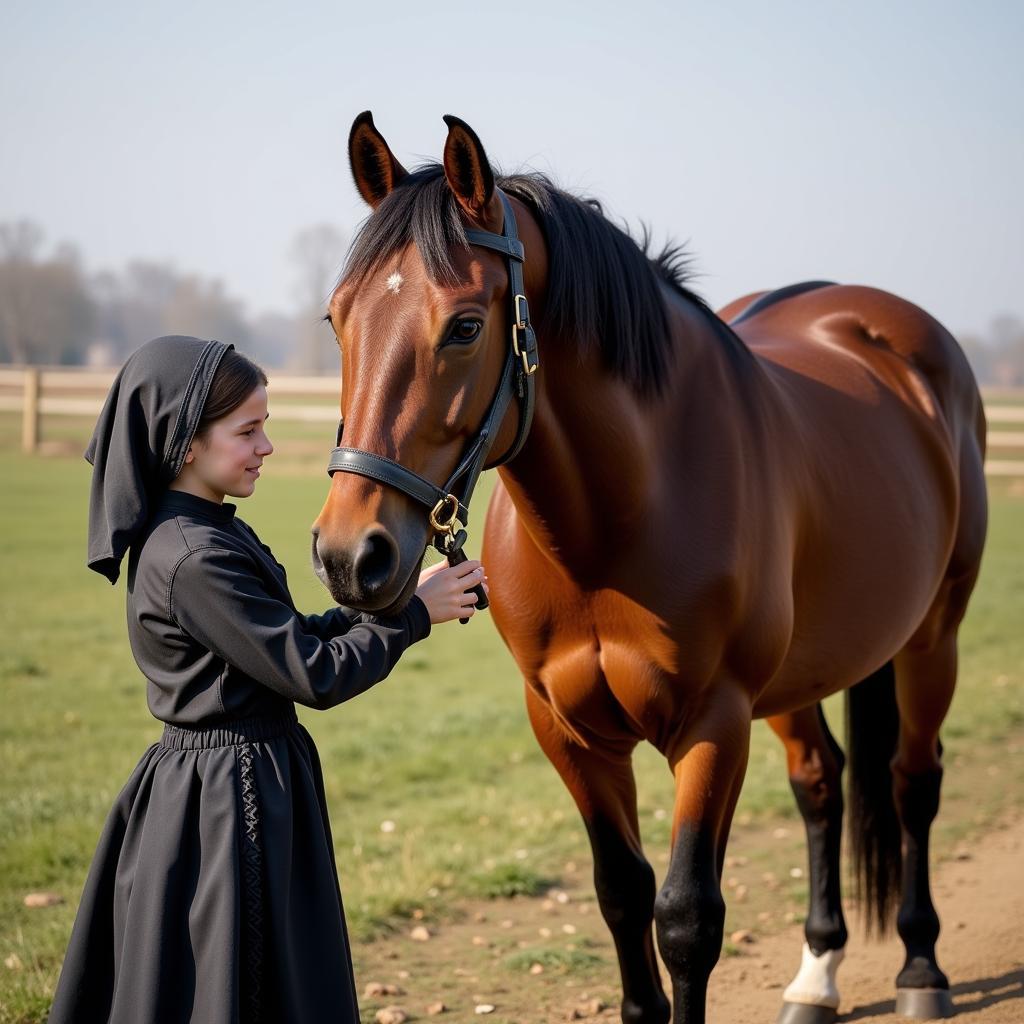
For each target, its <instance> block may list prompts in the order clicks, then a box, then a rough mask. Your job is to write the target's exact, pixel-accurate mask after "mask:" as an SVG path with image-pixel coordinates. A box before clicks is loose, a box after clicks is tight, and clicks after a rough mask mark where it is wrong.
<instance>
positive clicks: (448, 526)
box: [430, 494, 459, 533]
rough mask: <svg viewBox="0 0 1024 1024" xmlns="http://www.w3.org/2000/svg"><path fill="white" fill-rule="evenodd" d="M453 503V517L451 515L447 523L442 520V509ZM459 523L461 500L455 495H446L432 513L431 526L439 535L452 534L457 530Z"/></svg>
mask: <svg viewBox="0 0 1024 1024" xmlns="http://www.w3.org/2000/svg"><path fill="white" fill-rule="evenodd" d="M448 502H451V515H449V517H448V519H447V521H445V520H442V519H441V518H440V513H441V509H442V508H444V506H445V505H446V504H447V503H448ZM458 521H459V499H458V498H456V497H455V495H454V494H446V495H445V496H444V497H443V498H442V499H441V500H440V501H439V502H438V503H437V504H436V505H435V506H434V507H433V509H432V510H431V512H430V525H431V526H432V527H433V528H434V529H435V530H437V532H438V533H451V532H452V530H454V529H455V524H456V523H457V522H458Z"/></svg>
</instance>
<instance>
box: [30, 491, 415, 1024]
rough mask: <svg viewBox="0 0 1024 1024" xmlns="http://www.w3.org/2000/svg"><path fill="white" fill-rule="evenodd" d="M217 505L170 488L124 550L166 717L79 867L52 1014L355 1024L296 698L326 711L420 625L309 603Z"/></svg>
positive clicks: (144, 648)
mask: <svg viewBox="0 0 1024 1024" xmlns="http://www.w3.org/2000/svg"><path fill="white" fill-rule="evenodd" d="M234 511H235V510H234V506H233V505H228V504H224V505H218V504H216V503H214V502H210V501H206V500H204V499H202V498H198V497H194V496H193V495H190V494H186V493H184V492H177V491H168V492H166V494H165V495H164V497H163V499H162V501H161V503H160V506H159V508H158V509H157V511H156V513H155V515H154V517H153V519H152V521H151V523H150V525H149V526H148V528H147V531H146V533H145V535H144V536H143V537H142V538H140V539H139V540H138V541H137V542H136V543H135V544H134V545H133V548H132V551H131V556H130V561H129V577H128V630H129V635H130V639H131V645H132V651H133V653H134V655H135V659H136V661H137V662H138V664H139V668H140V669H141V670H142V672H143V674H144V675H145V676H146V679H147V680H148V700H149V706H150V709H151V710H152V712H153V714H154V715H155V716H156V717H157V718H158V719H161V720H162V721H163V722H165V723H166V724H165V726H164V732H163V737H162V739H161V740H160V742H159V743H156V744H154V745H153V746H152V747H150V748H149V749H148V750H147V751H146V752H145V754H144V755H143V757H142V760H141V761H140V762H139V764H138V767H137V768H136V769H135V771H134V772H133V773H132V776H131V778H130V779H129V780H128V783H127V784H126V785H125V787H124V789H123V790H122V791H121V794H120V795H119V797H118V798H117V801H116V802H115V804H114V807H113V809H112V810H111V812H110V815H109V817H108V819H107V822H106V826H105V827H104V830H103V834H102V836H101V838H100V841H99V846H98V848H97V850H96V854H95V857H94V860H93V863H92V867H91V868H90V871H89V876H88V879H87V881H86V885H85V890H84V893H83V895H82V901H81V905H80V907H79V910H78V917H77V919H76V921H75V926H74V930H73V932H72V936H71V941H70V944H69V947H68V951H67V955H66V957H65V961H64V967H63V970H62V972H61V976H60V980H59V982H58V985H57V992H56V996H55V998H54V1003H53V1008H52V1010H51V1013H50V1018H49V1020H50V1024H72V1022H73V1024H100V1022H104V1021H106V1022H109V1024H157V1022H159V1024H165V1022H166V1024H177V1022H185V1021H189V1022H195V1024H231V1022H239V1024H242V1022H246V1024H248V1022H260V1021H262V1022H265V1024H271V1022H275V1024H276V1022H289V1024H314V1022H315V1024H326V1022H338V1024H355V1022H357V1021H358V1020H359V1014H358V1008H357V1004H356V992H355V985H354V981H353V977H352V966H351V959H350V955H349V947H348V939H347V936H346V932H345V922H344V914H343V910H342V903H341V894H340V890H339V886H338V877H337V872H336V868H335V863H334V852H333V845H332V841H331V830H330V825H329V823H328V820H327V808H326V804H325V800H324V789H323V779H322V774H321V770H320V762H319V759H318V757H317V752H316V749H315V747H314V746H313V742H312V740H311V738H310V736H309V734H308V733H307V732H306V730H305V729H304V728H303V727H302V726H301V725H300V724H298V722H297V720H296V717H295V708H294V704H295V703H299V704H305V705H307V706H309V707H315V708H329V707H333V706H334V705H336V704H339V703H341V702H342V701H344V700H347V699H348V698H350V697H353V696H355V695H356V694H358V693H361V692H363V691H364V690H366V689H368V688H369V687H370V686H372V685H373V684H374V683H376V682H378V681H379V680H381V679H383V678H384V677H385V676H386V675H387V674H388V672H389V671H390V670H391V668H392V667H393V666H394V664H395V662H396V661H397V660H398V657H399V655H401V653H402V652H403V651H404V650H405V649H406V648H407V647H408V646H409V645H410V644H411V643H414V642H415V641H417V640H420V639H422V638H423V637H425V636H427V634H428V633H429V632H430V619H429V615H428V613H427V609H426V607H425V605H424V604H423V602H422V601H420V600H419V599H418V598H413V600H412V602H411V603H410V604H409V606H408V607H407V608H406V610H405V611H404V612H403V613H402V614H401V615H399V616H397V617H396V618H394V619H377V618H373V617H371V616H360V615H357V614H356V613H354V612H347V611H346V610H344V609H341V608H335V609H333V610H331V611H329V612H327V613H326V614H325V615H319V616H303V615H301V614H299V613H298V612H297V611H296V610H295V607H294V605H293V603H292V600H291V596H290V595H289V592H288V586H287V581H286V579H285V573H284V569H283V568H282V567H281V566H280V565H279V564H278V563H277V562H276V561H275V560H274V557H273V555H272V554H271V552H270V550H269V549H268V548H267V547H266V546H264V545H263V544H261V543H260V541H259V539H258V538H257V536H256V534H255V533H254V532H253V530H252V529H251V528H250V527H248V526H247V525H246V524H245V523H243V522H242V521H241V520H239V519H237V518H236V517H235V515H234Z"/></svg>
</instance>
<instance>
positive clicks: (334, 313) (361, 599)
mask: <svg viewBox="0 0 1024 1024" xmlns="http://www.w3.org/2000/svg"><path fill="white" fill-rule="evenodd" d="M445 121H446V122H447V124H448V129H449V130H448V138H447V140H446V143H445V147H444V159H443V163H442V164H441V165H431V166H428V167H424V168H420V169H418V170H417V171H415V172H413V173H411V174H410V173H408V172H407V171H406V170H405V169H404V168H403V167H402V165H401V164H400V163H399V162H398V161H397V160H396V159H395V157H394V155H393V154H392V152H391V150H390V148H389V147H388V144H387V143H386V142H385V140H384V139H383V137H382V136H381V135H380V133H379V132H378V131H377V129H376V128H375V126H374V124H373V119H372V118H371V116H370V114H369V113H368V112H367V113H365V114H362V115H360V116H359V117H358V118H357V119H356V121H355V123H354V124H353V126H352V131H351V133H350V136H349V159H350V162H351V166H352V174H353V176H354V178H355V183H356V187H357V188H358V189H359V191H360V193H361V194H362V196H363V198H364V199H365V200H366V201H367V203H369V205H370V206H371V207H372V210H373V212H372V214H371V216H370V218H369V219H368V220H367V222H366V224H365V225H364V227H363V229H362V230H361V232H360V234H359V236H358V238H357V240H356V242H355V244H354V246H353V249H352V252H351V254H350V256H349V261H348V264H347V266H346V271H345V274H344V276H343V278H342V281H341V283H340V284H339V285H338V287H337V289H336V290H335V292H334V294H333V296H332V298H331V301H330V307H329V318H330V321H331V324H332V326H333V327H334V331H335V334H336V336H337V339H338V344H339V347H340V349H341V363H342V378H343V386H342V399H341V406H342V417H343V424H344V440H343V441H339V444H343V445H344V446H345V448H346V449H355V450H360V451H361V452H363V453H371V454H372V455H380V456H384V457H385V458H386V459H388V460H393V462H394V463H398V464H400V466H401V467H404V468H406V469H409V470H412V471H413V472H414V473H416V474H418V475H419V476H420V477H422V478H425V479H426V480H427V481H430V482H432V483H434V484H436V485H437V486H439V487H440V486H442V485H443V484H444V483H445V481H447V480H448V479H449V477H450V476H451V474H452V473H453V471H454V470H455V468H456V465H457V464H458V463H459V461H460V459H461V458H462V457H463V455H464V454H465V452H466V450H467V446H468V445H469V444H470V442H471V441H472V439H473V438H474V437H475V436H476V435H477V433H478V432H479V430H480V427H481V424H482V423H483V422H484V420H485V419H486V417H487V416H488V413H489V410H490V409H491V403H492V400H493V398H494V396H495V394H496V391H497V389H498V385H499V380H501V378H502V375H503V371H504V368H505V365H506V358H507V353H508V351H509V347H510V345H509V337H510V304H511V301H512V294H511V293H510V286H511V285H510V273H509V270H508V267H507V265H506V260H505V259H504V258H503V257H502V256H501V255H500V254H499V253H498V252H495V251H492V250H489V249H486V248H481V247H479V246H473V247H472V248H471V247H470V246H469V245H468V244H467V243H466V236H465V231H466V229H467V228H468V229H470V230H476V231H485V232H491V233H500V232H501V231H502V225H503V220H504V216H503V201H502V198H501V195H500V193H499V192H498V191H497V189H496V187H495V182H494V175H493V173H492V171H491V167H490V165H489V163H488V160H487V156H486V154H485V153H484V149H483V146H482V145H481V144H480V140H479V139H478V138H477V136H476V134H475V133H474V132H473V130H472V129H471V128H470V127H469V126H468V125H466V124H464V123H463V122H462V121H460V120H459V119H458V118H454V117H446V118H445ZM515 209H516V213H517V220H518V221H519V227H520V230H521V232H522V239H523V242H524V246H525V250H526V252H527V253H529V260H530V261H531V262H532V263H533V266H532V268H531V270H532V273H531V277H530V280H531V281H534V280H537V279H538V278H539V280H541V281H542V280H543V266H544V252H543V250H544V246H543V242H542V240H541V236H540V232H539V229H538V228H537V226H536V224H534V222H533V221H532V219H531V218H529V217H528V216H527V214H526V210H525V207H524V206H523V205H522V204H520V203H516V204H515ZM531 298H533V295H532V294H531ZM517 405H518V403H517V402H515V401H512V402H510V403H509V405H508V407H507V409H504V411H503V413H502V415H501V416H500V417H498V420H499V421H498V422H496V423H495V424H494V429H493V437H492V441H491V446H490V452H491V457H490V460H489V461H491V462H493V461H495V459H496V458H498V457H500V456H501V454H502V453H504V452H506V451H507V450H508V449H509V448H510V447H511V446H512V445H513V444H514V442H515V440H516V437H517V422H518V419H517V418H518V416H519V410H518V407H517ZM363 464H364V465H366V464H367V463H365V462H364V463H363ZM360 472H361V471H356V472H335V473H334V475H333V477H332V480H331V486H330V490H329V492H328V496H327V501H326V503H325V505H324V507H323V510H322V511H321V513H320V516H319V518H318V519H317V521H316V523H315V524H314V526H313V538H314V539H313V565H314V568H315V570H316V572H317V574H318V576H319V577H320V579H321V580H322V581H323V582H324V584H325V585H326V586H327V588H328V589H329V590H330V592H331V594H332V596H333V597H334V598H335V600H337V601H339V602H341V603H344V604H347V605H351V606H353V607H357V608H362V609H365V610H368V611H377V612H387V611H394V610H397V609H399V608H401V607H403V606H404V605H405V603H406V602H407V601H408V600H409V598H410V597H411V596H412V594H413V592H414V590H415V587H416V581H417V577H418V570H419V568H420V563H421V560H422V557H423V552H424V550H425V548H426V545H427V544H428V542H429V541H430V539H431V537H432V536H433V534H434V532H435V530H434V527H432V526H431V525H430V509H429V508H424V507H423V505H422V504H420V503H417V502H416V501H414V500H413V499H412V498H410V497H409V496H408V495H407V494H406V493H404V492H403V491H402V490H401V489H399V488H397V487H395V486H391V485H388V484H386V483H381V482H379V481H378V480H374V479H372V478H371V477H370V476H367V475H360ZM448 512H449V510H448V508H447V507H445V508H444V509H443V510H442V511H441V513H440V516H441V517H442V518H447V516H448Z"/></svg>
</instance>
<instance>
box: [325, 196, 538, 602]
mask: <svg viewBox="0 0 1024 1024" xmlns="http://www.w3.org/2000/svg"><path fill="white" fill-rule="evenodd" d="M498 195H499V196H500V198H501V204H502V208H503V210H504V224H503V226H502V233H501V234H500V235H496V234H494V233H493V232H491V231H475V230H467V231H466V240H467V241H468V242H469V243H470V244H471V245H479V246H482V247H483V248H485V249H493V250H494V251H495V252H499V253H501V255H502V256H504V257H505V261H506V263H507V265H508V279H509V288H508V290H509V321H510V323H511V333H512V337H511V344H510V345H509V348H508V354H507V356H506V358H505V365H504V367H503V369H502V372H501V377H500V378H499V380H498V390H497V391H496V392H495V395H494V398H493V399H492V401H491V405H490V408H489V409H488V411H487V414H486V415H485V416H484V420H483V423H482V424H481V426H480V429H479V430H478V431H477V433H476V436H475V437H474V438H473V439H472V440H471V441H470V442H469V444H468V445H467V447H466V451H465V452H464V454H463V456H462V458H461V459H460V460H459V462H458V465H457V466H456V467H455V471H454V472H453V473H452V475H451V476H450V477H449V478H448V480H447V482H446V483H445V485H444V486H443V487H438V486H437V485H436V484H433V483H431V482H430V481H429V480H427V479H426V478H425V477H422V476H420V475H419V473H414V472H413V471H412V470H411V469H406V467H405V466H403V465H401V463H398V462H395V460H394V459H389V458H387V456H384V455H375V454H373V452H367V451H363V450H362V449H360V448H344V447H342V445H341V435H342V431H343V429H344V420H342V421H341V422H339V424H338V440H337V445H338V446H337V447H336V448H335V449H334V450H333V451H332V452H331V459H330V462H328V464H327V473H328V475H329V476H333V475H334V474H335V473H358V474H359V475H360V476H365V477H369V478H370V479H371V480H376V481H377V482H378V483H381V484H387V485H388V486H389V487H395V488H397V489H398V490H400V491H402V493H403V494H406V495H408V496H409V497H410V498H412V499H413V501H416V502H418V503H419V504H421V505H423V506H425V507H426V508H427V509H428V510H429V518H430V526H431V528H432V529H433V531H434V533H433V540H432V543H433V545H434V547H435V548H437V550H438V551H440V552H441V554H443V555H446V556H447V558H448V563H449V565H457V564H458V563H459V562H464V561H466V556H465V554H464V552H463V550H462V547H463V545H464V544H465V543H466V530H465V526H466V524H467V523H468V522H469V502H470V499H471V498H472V496H473V489H474V488H475V487H476V482H477V480H478V479H479V477H480V474H481V473H482V472H483V469H484V464H485V463H486V461H487V455H488V453H489V452H490V450H491V446H492V445H493V443H494V437H495V435H496V433H497V431H498V429H499V428H500V427H501V423H502V420H503V419H504V418H505V413H506V411H507V410H508V407H509V404H510V403H511V401H512V399H513V398H516V399H517V400H518V402H519V423H518V426H517V428H516V437H515V441H513V443H512V447H511V448H509V450H508V451H507V452H505V454H504V455H502V456H501V458H500V459H498V461H497V462H494V463H492V466H500V465H503V464H504V463H506V462H509V461H510V460H511V459H513V458H515V457H516V455H518V454H519V451H520V449H521V448H522V447H523V444H524V443H525V442H526V437H527V435H528V434H529V432H530V424H531V422H532V420H533V407H534V402H535V400H536V386H535V383H534V374H535V373H536V372H537V367H538V365H539V363H538V359H537V337H536V335H535V334H534V331H533V327H532V326H531V324H530V309H529V306H528V305H527V302H526V289H525V287H524V285H523V261H524V259H525V253H524V250H523V243H522V242H521V241H520V240H519V235H518V234H517V232H516V217H515V213H514V211H513V210H512V204H511V203H510V202H509V201H508V197H507V196H506V195H505V194H504V192H500V191H499V193H498ZM460 482H461V483H460ZM474 592H475V593H476V596H477V605H476V607H477V608H486V607H487V598H486V596H485V595H484V591H483V587H482V586H477V587H475V588H474ZM463 621H466V620H465V619H464V620H463Z"/></svg>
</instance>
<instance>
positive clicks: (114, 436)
mask: <svg viewBox="0 0 1024 1024" xmlns="http://www.w3.org/2000/svg"><path fill="white" fill-rule="evenodd" d="M232 347H233V346H232V345H226V344H225V343H224V342H221V341H203V340H201V339H200V338H182V337H168V338H156V339H155V340H154V341H150V342H147V343H146V344H145V345H143V346H142V347H141V348H140V349H138V350H137V351H135V352H133V353H132V355H130V356H129V357H128V361H127V362H126V363H125V364H124V366H122V367H121V372H120V373H118V375H117V377H116V378H115V380H114V383H113V385H112V387H111V388H110V394H108V395H107V400H106V402H104V404H103V411H102V412H101V413H100V418H99V419H98V420H97V421H96V429H95V430H94V431H93V435H92V440H91V441H90V442H89V447H88V448H87V449H86V451H85V458H86V460H87V461H88V462H89V463H91V465H92V467H93V472H92V491H91V494H90V497H89V556H88V559H87V561H88V565H89V568H90V569H95V570H96V572H98V573H102V575H104V576H106V577H107V579H109V580H110V582H111V583H116V582H117V577H118V575H119V574H120V572H121V560H122V559H123V558H124V555H125V552H126V551H127V550H128V548H129V547H130V546H131V543H132V541H133V540H134V539H135V537H136V536H137V535H138V534H139V532H140V531H141V530H142V528H143V527H144V526H145V525H146V522H147V521H148V519H149V517H150V514H151V513H152V506H153V502H154V499H156V498H157V497H158V496H159V495H160V493H161V492H162V491H163V490H164V489H165V488H166V487H167V485H168V484H169V483H170V482H171V481H172V480H173V479H174V478H175V477H176V476H177V475H178V473H180V472H181V467H182V466H183V465H184V463H185V455H186V453H187V452H188V446H189V445H190V444H191V443H192V437H193V435H194V434H195V432H196V428H197V427H198V426H199V420H200V418H201V416H202V412H203V406H204V405H205V404H206V396H207V394H208V393H209V390H210V384H211V383H212V382H213V377H214V374H215V373H216V372H217V367H218V366H219V365H220V361H221V359H222V358H223V357H224V353H225V352H227V351H228V349H230V348H232Z"/></svg>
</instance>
